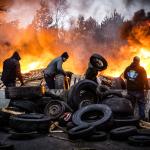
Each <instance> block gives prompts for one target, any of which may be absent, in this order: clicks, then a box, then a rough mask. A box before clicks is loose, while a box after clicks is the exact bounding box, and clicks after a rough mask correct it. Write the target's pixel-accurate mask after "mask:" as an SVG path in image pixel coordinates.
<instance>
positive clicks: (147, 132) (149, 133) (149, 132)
mask: <svg viewBox="0 0 150 150" xmlns="http://www.w3.org/2000/svg"><path fill="white" fill-rule="evenodd" d="M137 134H138V135H146V136H150V129H138V131H137Z"/></svg>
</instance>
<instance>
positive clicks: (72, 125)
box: [66, 122, 75, 130]
mask: <svg viewBox="0 0 150 150" xmlns="http://www.w3.org/2000/svg"><path fill="white" fill-rule="evenodd" d="M74 127H75V124H73V122H68V123H67V124H66V129H67V130H70V129H72V128H74Z"/></svg>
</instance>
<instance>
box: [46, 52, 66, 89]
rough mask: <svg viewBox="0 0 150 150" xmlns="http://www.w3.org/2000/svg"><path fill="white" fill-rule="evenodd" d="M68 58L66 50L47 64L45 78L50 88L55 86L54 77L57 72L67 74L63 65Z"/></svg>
mask: <svg viewBox="0 0 150 150" xmlns="http://www.w3.org/2000/svg"><path fill="white" fill-rule="evenodd" d="M68 58H69V55H68V53H67V52H64V53H63V54H62V55H61V56H60V57H57V58H55V59H54V60H52V61H51V62H50V63H49V65H48V66H47V68H46V69H45V70H44V78H45V81H46V84H47V86H48V88H49V89H54V88H55V86H54V78H55V76H56V75H57V74H63V75H64V76H66V73H65V71H64V70H63V68H62V65H63V63H64V62H65V61H66V60H67V59H68Z"/></svg>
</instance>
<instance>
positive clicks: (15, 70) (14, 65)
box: [1, 52, 23, 84]
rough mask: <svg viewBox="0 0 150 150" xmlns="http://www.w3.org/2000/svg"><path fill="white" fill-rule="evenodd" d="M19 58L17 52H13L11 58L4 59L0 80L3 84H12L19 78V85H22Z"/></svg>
mask: <svg viewBox="0 0 150 150" xmlns="http://www.w3.org/2000/svg"><path fill="white" fill-rule="evenodd" d="M20 59H21V58H20V56H19V54H18V52H15V53H14V54H13V56H12V57H10V58H8V59H6V60H5V61H4V62H3V72H2V77H1V80H2V81H3V83H4V84H8V83H14V82H15V81H16V78H19V80H20V81H21V83H23V80H22V75H21V69H20V63H19V60H20Z"/></svg>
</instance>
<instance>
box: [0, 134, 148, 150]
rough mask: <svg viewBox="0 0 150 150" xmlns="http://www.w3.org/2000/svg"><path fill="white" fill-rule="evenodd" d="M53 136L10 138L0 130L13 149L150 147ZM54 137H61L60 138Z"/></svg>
mask: <svg viewBox="0 0 150 150" xmlns="http://www.w3.org/2000/svg"><path fill="white" fill-rule="evenodd" d="M53 135H54V136H55V137H49V136H48V135H39V136H38V137H36V138H35V139H32V140H23V141H22V140H10V139H9V138H8V137H9V134H6V133H3V132H0V140H1V141H5V142H7V143H10V144H14V146H15V150H150V147H134V146H130V145H128V143H127V141H122V142H119V141H112V140H110V139H109V137H108V140H106V141H102V142H85V141H83V140H77V141H68V140H67V139H68V138H67V135H65V134H64V133H55V134H54V133H53ZM56 137H63V138H65V139H66V140H61V139H58V138H56Z"/></svg>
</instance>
